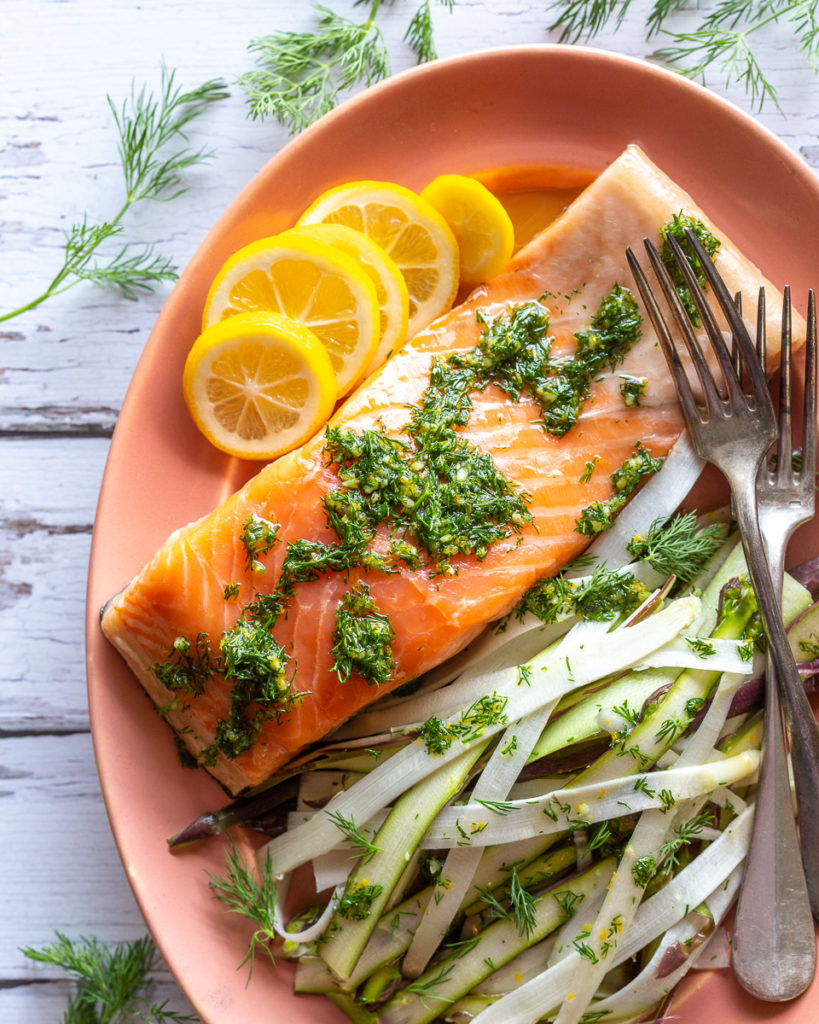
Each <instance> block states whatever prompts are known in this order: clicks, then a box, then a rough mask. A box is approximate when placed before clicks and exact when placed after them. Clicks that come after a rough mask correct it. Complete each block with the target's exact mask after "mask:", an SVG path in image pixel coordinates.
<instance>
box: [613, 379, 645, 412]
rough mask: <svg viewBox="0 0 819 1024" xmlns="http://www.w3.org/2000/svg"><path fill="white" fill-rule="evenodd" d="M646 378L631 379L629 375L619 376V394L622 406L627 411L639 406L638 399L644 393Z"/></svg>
mask: <svg viewBox="0 0 819 1024" xmlns="http://www.w3.org/2000/svg"><path fill="white" fill-rule="evenodd" d="M647 387H648V377H632V376H631V374H629V373H621V374H620V394H621V395H622V398H623V405H625V406H627V407H628V408H629V409H633V408H634V407H635V406H639V404H640V399H641V398H642V397H643V395H644V394H645V393H646V388H647Z"/></svg>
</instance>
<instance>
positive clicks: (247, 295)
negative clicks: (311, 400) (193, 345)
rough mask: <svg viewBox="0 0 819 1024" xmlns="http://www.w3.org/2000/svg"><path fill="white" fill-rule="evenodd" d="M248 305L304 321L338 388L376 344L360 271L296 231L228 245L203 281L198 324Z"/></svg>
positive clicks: (375, 324)
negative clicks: (206, 285)
mask: <svg viewBox="0 0 819 1024" xmlns="http://www.w3.org/2000/svg"><path fill="white" fill-rule="evenodd" d="M252 311H272V312H276V313H282V314H284V315H285V316H289V317H291V318H292V319H294V320H298V321H300V322H301V323H303V324H304V325H305V326H306V327H308V328H310V330H312V331H313V332H314V333H315V335H316V336H317V337H318V339H319V341H320V342H321V343H322V344H323V345H324V347H325V348H326V350H327V353H328V355H329V357H330V361H331V362H332V364H333V370H334V371H335V374H336V379H337V385H338V393H339V395H345V394H347V392H348V391H351V390H352V388H354V387H355V385H356V384H358V382H359V381H360V380H361V379H362V377H363V376H364V374H365V373H366V371H367V368H368V366H369V364H370V362H371V360H372V357H373V355H374V353H375V350H376V347H377V345H378V339H379V319H380V315H379V308H378V297H377V295H376V291H375V286H374V285H373V283H372V281H371V280H370V278H369V276H368V275H367V273H366V272H365V271H364V270H363V268H362V267H361V266H360V265H359V263H358V262H357V260H355V259H353V258H352V257H351V256H349V255H348V254H347V253H344V252H342V251H341V250H340V249H338V248H336V247H335V246H333V245H329V244H328V243H327V242H323V241H319V240H318V239H315V238H309V237H306V236H305V235H304V234H302V233H299V232H297V231H284V232H282V233H281V234H280V235H274V236H272V237H270V238H262V239H260V240H259V241H258V242H253V243H252V244H251V245H248V246H245V247H244V248H243V249H240V250H239V251H238V252H236V253H234V254H233V256H231V257H230V259H228V260H227V262H226V263H225V265H224V266H223V267H222V269H221V270H220V271H219V273H218V274H217V275H216V278H215V280H214V282H213V284H212V285H211V288H210V291H209V292H208V297H207V299H206V300H205V310H204V314H203V317H202V326H203V328H205V329H206V328H208V327H212V326H213V325H214V324H216V323H218V322H219V321H220V320H224V319H226V318H227V317H230V316H235V315H237V314H239V313H247V312H252Z"/></svg>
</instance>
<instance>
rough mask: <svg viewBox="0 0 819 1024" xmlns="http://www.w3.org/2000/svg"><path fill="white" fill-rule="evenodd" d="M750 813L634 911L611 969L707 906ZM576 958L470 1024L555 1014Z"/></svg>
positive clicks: (522, 1023)
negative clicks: (688, 912) (691, 911)
mask: <svg viewBox="0 0 819 1024" xmlns="http://www.w3.org/2000/svg"><path fill="white" fill-rule="evenodd" d="M752 815H753V809H752V808H750V807H749V808H748V809H747V810H745V811H743V812H742V814H740V815H739V817H737V818H735V819H734V821H732V822H731V823H730V824H729V825H728V827H727V828H726V829H725V831H724V832H723V833H722V835H721V836H720V838H719V839H717V840H716V841H715V842H713V843H712V844H711V845H710V846H709V847H708V848H707V849H705V850H703V851H702V853H700V854H699V856H698V857H695V858H694V860H693V861H692V862H691V863H690V864H688V865H687V866H686V867H685V868H683V870H682V871H681V872H680V873H679V874H678V875H676V876H675V877H674V878H673V879H672V880H671V881H670V882H669V883H668V884H667V885H666V886H665V887H664V888H662V889H661V890H660V891H659V892H658V893H655V895H654V896H652V897H650V899H648V900H646V901H645V902H644V903H643V904H642V905H641V906H640V908H639V910H638V911H637V914H636V915H635V919H634V922H633V924H632V927H631V928H630V929H629V933H628V934H627V935H626V937H625V938H624V940H623V943H622V945H621V946H619V947H618V950H617V953H616V954H615V956H614V959H613V960H612V963H611V966H612V967H616V966H617V965H618V964H621V963H623V961H625V960H627V959H628V958H629V957H631V956H633V955H634V954H635V953H638V952H639V951H640V950H641V949H642V948H643V947H644V946H646V945H647V944H648V943H649V942H651V941H652V939H655V938H656V937H657V936H658V935H661V934H662V933H663V932H665V931H667V930H668V929H669V928H670V927H671V926H672V925H673V924H675V923H676V922H677V921H678V920H680V919H681V918H682V917H683V916H684V915H685V913H686V910H687V909H688V908H690V907H692V906H696V905H697V904H698V903H702V902H703V901H704V900H706V899H707V898H708V897H709V896H710V895H711V893H712V892H715V891H716V890H717V889H718V888H719V887H720V886H721V885H723V884H724V883H725V881H726V879H727V878H728V876H729V875H730V874H731V873H732V872H733V871H734V869H735V868H736V867H737V866H738V865H739V864H740V863H741V861H742V859H743V858H744V857H745V854H746V853H747V850H748V843H749V841H750V835H751V822H752ZM580 961H581V957H580V956H579V954H576V953H572V954H570V955H569V956H567V957H566V958H565V959H564V960H560V961H558V963H556V964H555V965H554V966H553V967H550V968H549V969H548V970H546V971H544V972H543V973H542V974H540V975H538V976H537V977H536V978H533V979H531V980H530V981H528V982H525V983H524V984H523V985H521V986H520V987H519V988H517V989H516V990H515V991H514V992H510V993H509V994H508V995H506V996H504V997H503V998H501V999H499V1000H498V1001H497V1002H496V1003H493V1004H492V1005H491V1006H489V1007H487V1008H486V1009H485V1010H484V1011H483V1012H482V1013H480V1014H478V1016H477V1017H475V1021H474V1024H534V1021H537V1020H540V1018H541V1017H542V1016H543V1014H544V1013H546V1012H548V1011H549V1010H551V1009H553V1008H555V1007H556V1006H557V1005H558V1004H559V1003H560V1002H561V1000H562V999H563V997H564V994H565V993H566V992H567V991H571V989H570V987H569V986H570V984H571V980H572V977H573V974H574V972H575V971H576V970H577V967H578V963H579V962H580Z"/></svg>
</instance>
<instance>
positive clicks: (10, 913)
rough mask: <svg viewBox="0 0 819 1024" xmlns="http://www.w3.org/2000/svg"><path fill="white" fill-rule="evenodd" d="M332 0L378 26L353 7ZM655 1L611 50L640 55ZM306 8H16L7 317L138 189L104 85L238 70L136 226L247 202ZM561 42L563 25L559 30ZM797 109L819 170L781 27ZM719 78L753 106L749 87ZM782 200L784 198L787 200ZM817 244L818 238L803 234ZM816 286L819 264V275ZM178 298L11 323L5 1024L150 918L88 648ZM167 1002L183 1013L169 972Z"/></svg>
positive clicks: (0, 900)
mask: <svg viewBox="0 0 819 1024" xmlns="http://www.w3.org/2000/svg"><path fill="white" fill-rule="evenodd" d="M328 2H329V6H331V7H333V8H334V9H336V10H338V11H339V12H342V13H347V14H350V15H351V16H354V17H356V18H357V19H359V20H361V18H362V17H363V14H364V9H363V8H361V7H359V8H354V6H353V2H352V0H328ZM415 6H417V4H416V3H413V2H411V0H401V2H398V3H395V4H393V5H392V6H390V7H386V6H385V7H384V9H383V11H382V14H380V15H379V21H380V23H382V25H383V31H384V34H385V36H386V39H387V42H388V45H389V47H390V50H391V53H392V57H393V69H394V70H400V69H403V68H405V67H409V66H410V65H411V64H412V63H413V60H414V59H413V56H412V54H411V53H410V52H409V50H408V49H407V47H406V45H405V44H404V43H403V41H402V36H403V33H404V30H405V27H406V23H407V21H408V20H409V17H410V14H411V12H412V11H413V10H414V9H415ZM545 6H546V5H541V4H532V3H529V2H526V0H457V3H456V5H455V9H454V12H453V13H452V14H449V13H448V12H447V11H446V9H445V7H444V6H442V5H439V4H436V5H435V7H434V17H435V22H436V24H437V42H438V49H439V53H440V55H441V56H447V55H450V54H454V53H458V52H463V51H466V50H470V49H477V48H481V47H485V46H489V45H492V46H495V45H503V44H516V43H530V42H545V41H548V39H549V37H548V34H547V32H546V26H547V24H548V23H549V20H550V19H549V15H548V13H546V12H544V10H543V8H544V7H545ZM649 6H650V4H649V3H648V2H646V0H634V10H633V12H632V14H631V15H630V16H629V18H628V20H627V21H626V22H625V23H624V25H623V27H622V28H621V29H620V31H619V32H617V33H616V34H608V35H605V36H602V37H600V38H599V39H598V40H597V41H596V45H600V46H606V47H609V48H611V49H614V50H617V51H619V52H624V53H629V54H632V55H637V56H643V55H646V54H648V53H649V52H650V51H651V50H652V48H653V45H654V44H652V43H647V42H646V41H645V40H644V38H643V34H642V25H643V21H644V17H642V16H641V12H643V14H644V12H645V11H647V10H648V8H649ZM313 20H314V18H313V14H312V12H311V8H310V6H309V5H308V4H307V3H306V2H305V0H274V3H272V4H271V3H270V2H269V0H268V2H261V0H234V2H232V3H230V4H227V3H225V2H224V0H140V2H136V0H64V2H55V0H0V313H2V312H5V311H7V310H9V309H12V308H15V307H17V306H19V305H21V304H22V303H23V302H25V301H27V300H28V299H29V298H31V297H33V296H34V295H36V294H38V293H39V291H40V290H42V287H43V286H44V284H45V283H46V282H47V281H48V280H49V279H50V277H51V275H52V274H53V273H54V271H55V270H56V268H57V267H58V266H59V263H60V252H61V247H62V240H63V234H62V232H63V229H64V228H65V227H66V226H68V225H69V224H70V223H72V222H73V221H74V220H76V219H77V218H81V217H82V213H83V211H86V210H87V211H88V213H89V216H90V217H92V218H93V217H99V218H103V217H105V216H106V214H109V215H110V213H112V212H113V211H114V210H115V209H117V208H118V206H119V203H120V202H121V191H120V189H121V180H120V174H119V166H118V158H117V154H116V149H115V136H114V132H113V126H112V121H111V117H110V113H109V111H108V108H107V106H106V103H105V94H106V93H110V94H111V95H112V96H113V97H115V98H117V99H121V98H123V97H124V96H125V95H126V94H127V92H128V90H129V89H130V85H131V81H132V79H134V80H135V81H136V82H137V83H142V82H149V83H151V84H152V85H155V84H156V83H157V82H158V74H159V67H160V64H161V63H162V62H163V61H164V62H165V63H166V64H167V65H168V66H169V67H172V68H176V69H177V70H178V75H179V79H178V80H179V82H180V83H182V84H185V85H188V86H192V85H195V84H198V83H200V82H202V81H204V80H206V79H208V78H211V77H216V76H221V77H224V78H225V79H226V80H227V81H228V82H229V83H230V84H231V86H232V88H231V97H230V99H228V100H226V101H223V102H221V103H219V104H218V105H216V106H214V107H213V108H211V109H210V110H209V111H208V113H207V114H206V115H205V117H204V118H203V119H202V120H201V121H200V122H198V123H197V127H196V130H195V132H194V134H193V138H192V141H193V143H194V144H196V145H201V144H206V145H209V146H211V147H212V148H213V149H214V157H213V159H212V161H211V162H210V163H209V164H206V165H203V166H201V167H198V168H197V169H196V170H195V171H194V172H193V173H192V174H191V175H190V186H191V188H190V191H189V192H188V193H187V194H186V195H185V196H183V197H182V198H180V199H177V200H176V201H175V202H173V203H172V204H171V205H170V206H164V205H162V204H153V205H145V206H142V207H139V208H137V209H135V210H133V211H132V212H131V213H130V214H129V215H128V218H127V232H128V237H129V238H131V239H133V240H136V241H141V242H145V243H149V244H155V245H156V246H157V248H158V249H159V250H160V251H161V252H163V253H166V254H168V255H169V256H172V257H173V258H174V259H175V261H176V262H177V263H178V264H179V265H180V266H183V265H184V264H185V262H186V261H187V260H188V259H189V257H190V256H191V254H192V253H193V251H194V249H195V248H196V246H197V245H198V244H199V242H200V240H201V238H202V237H203V236H204V234H205V232H206V231H207V229H208V228H209V227H210V225H211V224H212V222H213V221H214V220H215V219H216V217H217V216H218V215H219V213H220V212H221V211H222V210H223V208H224V207H225V206H226V205H227V203H228V202H229V201H230V200H231V199H232V198H233V196H234V195H235V193H236V192H237V191H238V190H239V189H240V188H241V187H242V186H243V185H244V184H245V183H246V182H247V181H248V180H249V179H250V178H251V177H252V175H253V174H254V173H255V172H256V171H257V170H258V169H259V168H260V167H261V166H262V165H263V164H264V163H265V161H266V160H267V159H268V158H269V157H270V156H271V155H272V154H273V153H275V152H276V151H277V150H278V149H279V148H281V146H282V145H284V143H285V142H286V141H287V137H288V136H287V132H286V131H285V130H284V129H283V128H281V127H279V126H278V125H276V124H274V123H272V122H264V123H261V122H255V123H254V122H252V121H250V120H248V119H247V118H246V116H245V107H244V99H243V96H242V93H241V91H240V90H239V88H238V87H236V86H235V80H236V77H237V76H238V75H239V74H241V73H242V72H243V71H245V70H247V69H248V68H249V66H250V59H249V58H248V56H247V54H246V52H245V47H246V44H247V43H248V42H249V41H250V39H251V38H253V37H255V36H257V35H259V34H263V33H265V32H270V31H274V30H276V29H282V28H287V29H293V30H298V29H303V28H306V27H307V26H308V25H310V24H312V23H313ZM552 40H553V41H554V36H553V37H552ZM760 53H761V55H762V58H763V62H764V66H765V68H766V70H767V71H768V72H769V74H770V76H771V78H772V79H773V80H774V81H775V83H776V85H777V87H778V90H779V99H780V103H781V107H782V110H781V112H779V111H777V110H776V109H775V108H774V107H772V106H771V107H769V108H768V109H766V111H765V112H764V114H762V115H759V116H760V119H761V120H762V121H764V123H765V124H767V126H768V127H769V128H770V129H772V130H773V131H774V132H776V133H777V134H778V135H779V136H780V137H781V138H782V139H783V140H784V141H785V142H786V143H787V144H788V145H789V146H791V147H792V148H793V149H794V150H795V151H797V152H799V153H801V155H802V156H803V158H804V159H805V160H806V161H807V162H808V163H809V164H811V165H812V166H814V167H815V168H817V169H819V139H817V130H819V78H816V77H813V76H811V75H810V73H809V72H808V70H807V67H806V64H805V62H804V61H802V60H801V59H800V58H799V57H798V56H797V55H796V54H795V53H794V45H793V43H792V42H789V41H788V40H787V38H786V37H785V36H784V35H777V34H774V36H773V37H772V38H770V39H769V41H768V42H767V43H766V44H765V45H762V46H761V47H760ZM715 87H716V88H717V91H722V92H723V93H724V94H725V95H727V96H728V97H729V98H730V99H732V100H734V101H735V102H736V103H737V104H738V105H739V106H741V107H744V108H745V109H750V104H749V102H748V101H747V100H746V99H745V97H744V95H743V93H742V91H741V90H740V89H739V88H734V89H730V90H726V89H724V88H722V87H721V85H720V84H719V83H718V82H715ZM772 201H774V197H772ZM794 244H795V245H796V246H798V247H800V248H801V249H802V251H803V252H805V253H806V254H807V253H809V252H810V251H811V250H812V251H814V253H815V247H816V240H815V239H795V240H794ZM817 283H819V268H817ZM166 294H167V291H163V290H160V291H158V292H157V293H155V294H154V295H151V296H148V297H147V298H144V299H141V300H140V301H138V302H135V303H133V302H128V301H125V300H123V299H120V298H118V297H117V296H116V295H114V294H113V293H109V292H105V291H101V290H98V289H95V288H93V287H92V286H90V285H85V284H83V285H80V286H78V287H77V288H75V289H73V290H72V291H69V292H67V293H66V294H65V295H61V296H58V297H56V298H54V299H52V300H51V301H49V302H48V303H47V304H45V305H44V306H42V307H41V308H39V309H36V310H33V311H31V312H29V313H28V314H25V315H23V316H21V317H19V318H17V319H14V320H11V321H9V322H6V323H0V345H1V346H2V349H0V352H1V353H2V354H0V474H2V475H1V476H0V650H2V651H3V656H2V658H0V737H1V739H0V744H1V746H0V750H1V751H2V757H0V797H2V798H3V799H2V800H0V814H2V817H0V837H2V838H0V1021H2V1022H7V1024H12V1022H18V1024H28V1022H31V1024H33V1022H37V1024H39V1022H43V1021H49V1020H57V1019H59V1018H60V1016H61V1014H62V1011H63V1008H64V1004H65V997H66V993H67V991H68V988H67V985H66V983H65V982H64V981H61V980H57V979H58V974H57V972H53V971H49V970H48V969H46V968H43V967H41V966H39V965H35V964H33V963H31V962H29V961H28V960H26V959H25V958H24V957H23V956H22V955H21V954H20V953H19V951H18V947H20V946H24V945H34V946H37V945H41V944H43V943H45V942H47V941H49V940H50V939H51V937H52V936H53V932H54V930H55V929H59V930H61V931H64V932H66V933H67V934H68V935H70V936H72V937H76V936H80V935H92V934H93V935H96V936H98V937H99V938H100V939H102V940H104V941H107V942H115V941H120V940H125V939H133V938H136V937H137V936H139V935H141V934H143V933H144V925H143V923H142V921H141V918H140V915H139V911H138V910H137V907H136V905H135V903H134V900H133V898H132V896H131V893H130V890H129V888H128V885H127V882H126V880H125V877H124V874H123V872H122V869H121V866H120V862H119V859H118V856H117V853H116V850H115V848H114V845H113V842H112V840H111V837H110V834H109V830H108V825H107V821H106V818H105V813H104V810H103V806H102V802H101V798H100V795H99V788H98V782H97V776H96V771H95V767H94V760H93V754H92V748H91V738H90V735H89V731H88V717H87V708H86V694H85V666H84V652H83V616H84V597H85V576H86V563H87V557H88V550H89V545H90V540H91V531H92V524H93V518H94V508H95V503H96V498H97V491H98V487H99V483H100V478H101V475H102V471H103V467H104V463H105V458H106V453H107V449H108V443H109V438H110V436H111V432H112V430H113V427H114V423H115V421H116V418H117V412H118V409H119V407H120V404H121V402H122V399H123V396H124V394H125V391H126V388H127V386H128V381H129V378H130V376H131V373H132V370H133V368H134V365H135V363H136V361H137V358H138V356H139V354H140V351H141V349H142V346H143V344H144V342H145V340H146V338H147V336H148V333H149V331H150V328H151V326H152V324H153V322H154V319H155V318H156V316H157V313H158V312H159V309H160V307H161V305H162V303H163V301H164V298H165V296H166ZM160 996H166V997H168V998H169V999H170V1000H171V1003H172V1005H174V1006H176V1007H177V1008H184V1006H185V1003H184V1000H183V998H182V997H181V995H180V994H179V993H178V992H176V990H175V987H174V985H173V982H172V981H171V979H170V978H169V977H167V976H163V977H162V978H160Z"/></svg>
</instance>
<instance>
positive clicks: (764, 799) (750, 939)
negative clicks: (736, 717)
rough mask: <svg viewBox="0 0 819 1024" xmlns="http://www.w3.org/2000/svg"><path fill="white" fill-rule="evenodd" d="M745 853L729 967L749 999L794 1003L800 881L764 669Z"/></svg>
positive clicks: (800, 954)
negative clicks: (760, 724) (760, 725)
mask: <svg viewBox="0 0 819 1024" xmlns="http://www.w3.org/2000/svg"><path fill="white" fill-rule="evenodd" d="M762 747H763V753H762V763H761V765H760V769H759V782H758V785H757V789H756V803H755V808H754V825H753V832H752V833H751V845H750V848H749V850H748V856H747V858H746V860H745V875H744V877H743V879H742V888H741V889H740V892H739V900H738V902H737V909H736V913H735V915H734V932H733V938H732V941H731V967H732V968H733V971H734V975H735V977H736V979H737V981H738V982H739V983H740V985H742V987H743V988H744V989H745V991H746V992H750V994H751V995H752V996H755V997H756V998H757V999H765V1000H768V1001H769V1002H783V1001H784V1000H786V999H795V998H796V997H797V996H799V995H801V994H802V993H803V992H804V991H805V989H806V988H807V987H808V986H809V985H810V983H811V981H812V980H813V976H814V973H815V971H816V940H815V938H814V934H813V919H812V917H811V909H810V903H809V901H808V891H807V887H806V884H805V873H804V871H803V870H802V861H801V859H800V857H799V836H798V834H797V831H796V821H795V819H794V816H793V802H792V800H791V789H790V783H789V781H788V761H787V753H786V750H785V734H784V728H783V723H782V708H781V706H780V703H779V698H778V694H777V683H776V674H775V670H774V668H773V665H771V664H770V662H769V665H768V673H767V682H766V701H765V732H764V738H763V745H762Z"/></svg>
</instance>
